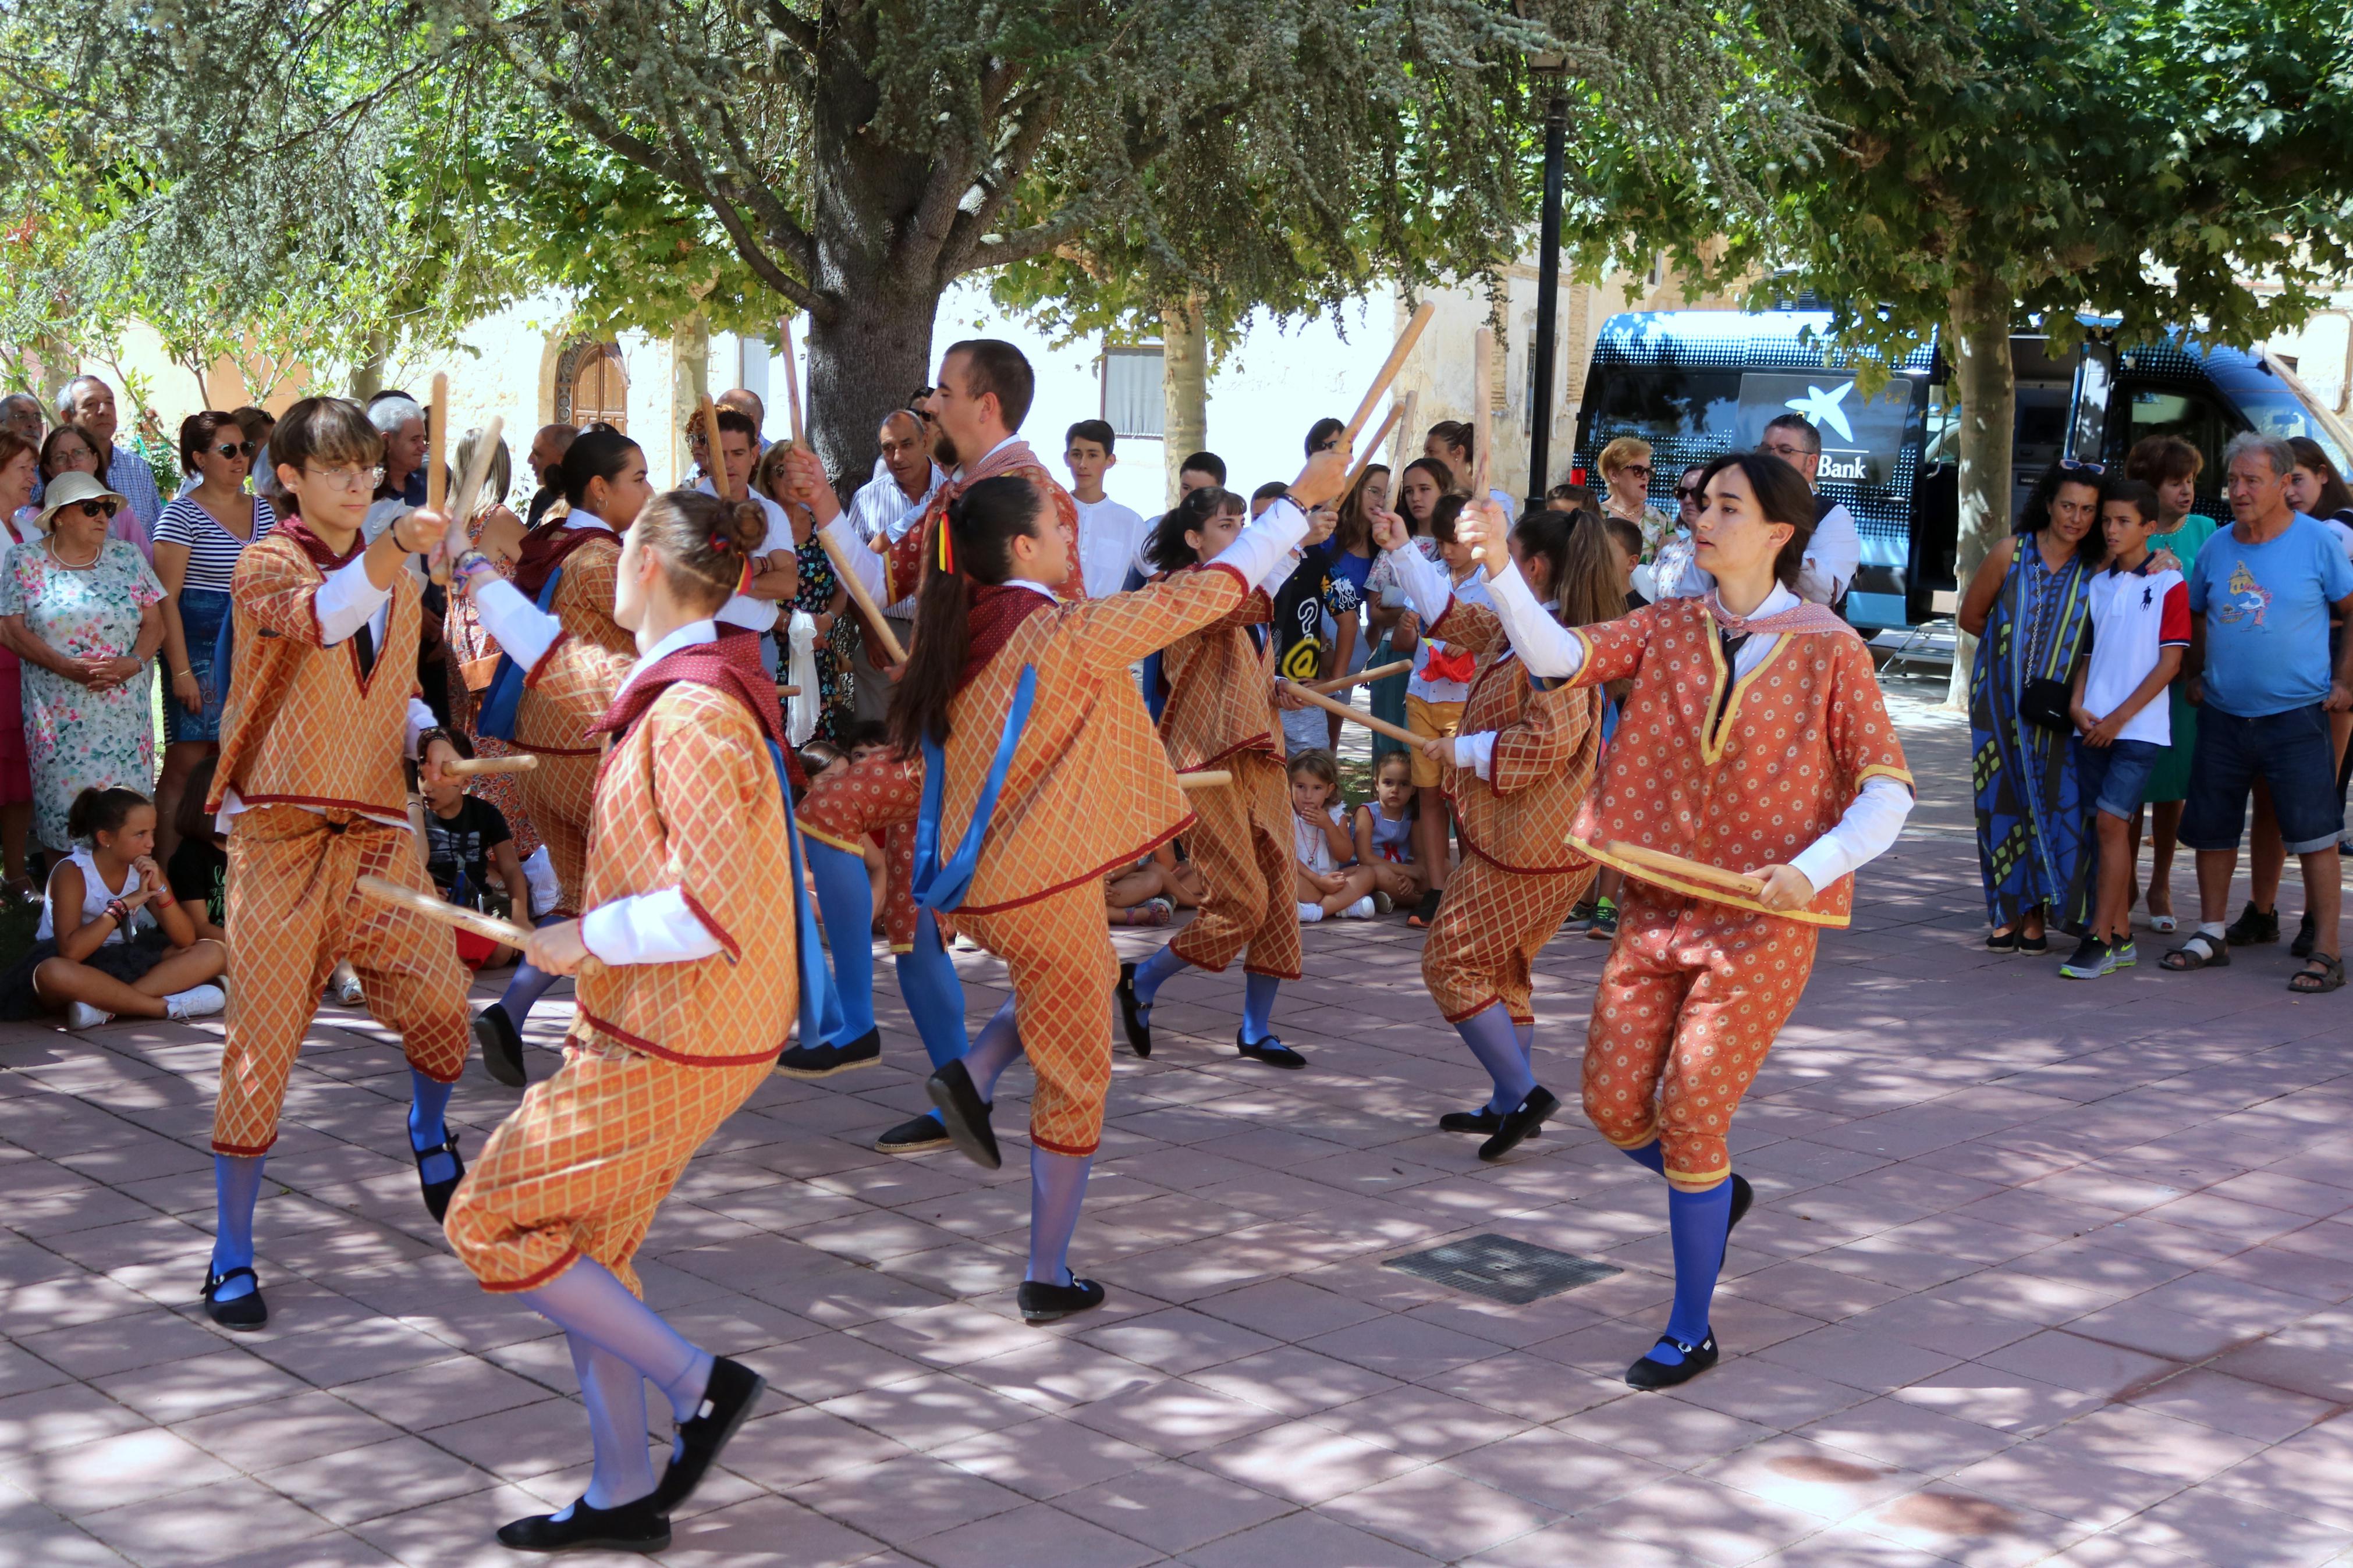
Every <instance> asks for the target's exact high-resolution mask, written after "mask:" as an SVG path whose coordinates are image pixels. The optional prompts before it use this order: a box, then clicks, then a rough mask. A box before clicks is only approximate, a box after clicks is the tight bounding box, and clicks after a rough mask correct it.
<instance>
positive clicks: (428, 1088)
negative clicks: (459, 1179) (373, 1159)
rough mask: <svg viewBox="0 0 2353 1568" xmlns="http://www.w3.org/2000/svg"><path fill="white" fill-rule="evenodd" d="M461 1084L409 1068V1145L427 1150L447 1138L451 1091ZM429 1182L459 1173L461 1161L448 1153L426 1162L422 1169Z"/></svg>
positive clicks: (442, 1179)
mask: <svg viewBox="0 0 2353 1568" xmlns="http://www.w3.org/2000/svg"><path fill="white" fill-rule="evenodd" d="M457 1087H458V1086H457V1085H456V1084H454V1083H436V1082H434V1081H433V1080H432V1079H429V1078H427V1077H426V1076H425V1075H424V1074H423V1073H421V1072H418V1071H417V1069H416V1068H409V1069H408V1146H409V1147H410V1148H411V1149H415V1150H418V1151H420V1152H421V1151H423V1150H427V1149H430V1148H432V1147H433V1146H434V1145H435V1144H437V1143H439V1142H445V1141H446V1140H447V1139H448V1136H449V1124H448V1121H447V1120H446V1113H447V1112H448V1109H449V1094H450V1091H451V1090H453V1089H456V1088H457ZM457 1173H458V1166H457V1163H455V1162H454V1161H452V1160H451V1159H450V1158H449V1156H448V1155H447V1154H436V1155H434V1156H433V1157H432V1158H431V1159H429V1160H427V1161H426V1162H425V1164H424V1167H423V1169H422V1171H421V1172H420V1174H422V1175H423V1176H424V1178H425V1179H426V1180H427V1181H428V1182H446V1181H448V1179H449V1178H450V1177H452V1176H454V1175H456V1174H457Z"/></svg>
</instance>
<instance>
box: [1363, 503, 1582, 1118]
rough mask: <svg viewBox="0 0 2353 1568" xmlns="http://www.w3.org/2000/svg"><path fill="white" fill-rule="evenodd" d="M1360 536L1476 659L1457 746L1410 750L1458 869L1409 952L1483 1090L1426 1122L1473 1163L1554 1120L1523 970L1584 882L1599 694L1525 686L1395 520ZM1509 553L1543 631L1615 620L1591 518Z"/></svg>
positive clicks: (1532, 526)
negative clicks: (1482, 1076) (1469, 1152)
mask: <svg viewBox="0 0 2353 1568" xmlns="http://www.w3.org/2000/svg"><path fill="white" fill-rule="evenodd" d="M1374 530H1375V532H1374V537H1375V539H1376V541H1377V542H1378V543H1379V545H1380V547H1381V549H1382V551H1383V552H1385V555H1384V559H1387V560H1388V561H1390V562H1391V563H1393V567H1392V569H1393V570H1394V571H1395V572H1396V574H1397V577H1398V583H1399V584H1400V585H1401V586H1402V587H1403V588H1404V589H1405V594H1406V599H1407V602H1408V603H1409V604H1410V605H1412V606H1413V613H1414V614H1415V615H1416V616H1419V617H1420V620H1421V623H1422V625H1424V626H1428V627H1429V628H1430V635H1431V636H1432V637H1442V638H1443V639H1444V640H1445V641H1446V643H1447V645H1448V646H1449V647H1455V648H1459V649H1461V650H1462V651H1464V652H1466V653H1470V654H1472V655H1474V656H1475V657H1476V659H1477V668H1476V672H1475V673H1474V674H1473V675H1472V678H1471V686H1470V691H1469V693H1468V695H1467V696H1466V697H1465V698H1464V699H1463V707H1462V722H1461V727H1460V729H1459V731H1458V732H1457V733H1455V734H1453V735H1451V736H1441V737H1439V738H1437V739H1433V740H1430V741H1427V742H1423V745H1424V748H1425V752H1426V754H1427V755H1428V756H1429V757H1430V759H1431V760H1432V761H1434V762H1436V763H1438V764H1439V765H1440V770H1441V775H1440V776H1441V783H1442V786H1443V788H1444V792H1445V796H1446V802H1447V805H1449V806H1450V807H1451V809H1452V811H1453V813H1454V817H1455V823H1456V832H1457V834H1458V836H1459V837H1461V840H1462V863H1461V865H1460V866H1458V867H1457V868H1455V872H1454V879H1453V880H1452V881H1451V882H1449V883H1448V884H1447V889H1446V901H1445V902H1444V903H1442V904H1440V906H1439V908H1438V916H1437V919H1436V920H1434V921H1431V922H1430V940H1429V941H1428V942H1424V943H1423V944H1422V949H1421V977H1422V981H1423V983H1424V984H1427V985H1428V986H1429V987H1430V1000H1432V1001H1433V1002H1435V1003H1437V1004H1438V1010H1439V1012H1440V1013H1441V1014H1443V1015H1444V1016H1445V1018H1446V1021H1447V1022H1448V1023H1450V1024H1451V1025H1453V1026H1454V1027H1455V1029H1456V1030H1457V1031H1458V1032H1459V1033H1461V1036H1462V1040H1463V1043H1464V1044H1465V1045H1467V1046H1469V1047H1471V1054H1472V1056H1473V1057H1475V1058H1478V1061H1479V1065H1480V1066H1481V1067H1483V1068H1486V1069H1487V1076H1488V1078H1489V1079H1492V1080H1493V1084H1494V1092H1493V1094H1492V1095H1491V1096H1490V1097H1489V1098H1488V1100H1487V1103H1486V1104H1485V1105H1483V1106H1482V1107H1481V1108H1480V1109H1479V1110H1454V1111H1449V1112H1447V1113H1446V1114H1445V1115H1444V1116H1442V1117H1440V1119H1439V1122H1438V1124H1439V1126H1440V1128H1442V1129H1443V1130H1445V1131H1449V1132H1477V1133H1482V1134H1484V1135H1485V1136H1486V1142H1483V1143H1482V1144H1481V1145H1480V1146H1479V1157H1480V1158H1481V1159H1482V1160H1500V1159H1502V1158H1503V1157H1504V1155H1505V1154H1507V1153H1509V1152H1511V1151H1512V1150H1513V1148H1514V1146H1516V1145H1517V1144H1518V1143H1519V1142H1520V1141H1521V1140H1522V1139H1524V1138H1526V1137H1528V1136H1530V1135H1531V1134H1533V1133H1534V1132H1535V1131H1536V1130H1537V1129H1538V1128H1539V1127H1540V1126H1542V1125H1543V1123H1544V1121H1545V1119H1546V1117H1548V1116H1550V1115H1551V1114H1552V1113H1553V1112H1554V1111H1555V1110H1558V1109H1559V1106H1560V1101H1559V1100H1558V1099H1557V1098H1556V1097H1555V1096H1554V1094H1553V1093H1552V1091H1551V1090H1549V1089H1545V1088H1544V1087H1543V1086H1541V1085H1540V1084H1538V1083H1537V1082H1536V1079H1535V1037H1536V1018H1535V1008H1534V1005H1533V1003H1532V1000H1531V997H1532V993H1533V988H1534V982H1533V978H1532V976H1531V973H1530V965H1531V964H1532V963H1534V962H1535V955H1536V954H1537V953H1538V952H1542V951H1543V950H1544V944H1545V943H1546V942H1549V941H1550V940H1552V938H1553V936H1554V935H1555V934H1556V933H1557V932H1558V931H1559V930H1560V926H1561V921H1563V920H1565V919H1567V915H1568V911H1569V909H1570V906H1572V905H1574V904H1575V903H1576V902H1577V900H1579V899H1581V898H1583V897H1584V896H1585V894H1586V890H1587V889H1588V888H1590V887H1591V886H1592V884H1593V863H1592V861H1590V860H1589V859H1588V858H1586V857H1585V856H1584V855H1582V854H1580V853H1579V852H1578V851H1577V850H1575V849H1572V848H1571V847H1569V845H1568V832H1569V828H1570V827H1571V826H1572V825H1573V824H1574V823H1575V821H1576V818H1577V808H1578V807H1579V806H1580V805H1583V804H1584V802H1585V798H1586V793H1587V790H1588V787H1589V786H1590V785H1591V784H1592V782H1593V770H1594V764H1595V762H1596V759H1597V757H1598V755H1599V751H1600V744H1601V693H1600V692H1599V690H1598V689H1595V688H1593V687H1591V686H1589V685H1585V686H1569V685H1562V684H1559V683H1557V682H1553V681H1541V682H1540V681H1538V680H1536V679H1532V678H1531V677H1530V675H1529V671H1528V667H1527V665H1526V664H1525V662H1524V661H1523V660H1522V659H1520V658H1518V657H1517V655H1516V654H1515V652H1514V647H1513V646H1512V643H1511V640H1510V638H1509V637H1507V636H1506V635H1505V633H1504V623H1503V620H1502V618H1501V617H1500V616H1497V614H1496V613H1495V611H1494V610H1493V609H1492V608H1490V607H1489V606H1488V605H1486V604H1484V603H1482V602H1480V601H1479V600H1472V599H1461V598H1457V597H1455V596H1454V593H1453V590H1452V588H1451V585H1450V584H1448V582H1447V580H1446V576H1445V573H1444V570H1443V569H1442V568H1440V566H1439V565H1438V564H1436V563H1433V562H1432V561H1430V559H1429V558H1428V557H1427V556H1425V555H1423V554H1422V553H1421V552H1420V551H1419V550H1416V549H1413V548H1411V545H1412V542H1413V541H1412V537H1411V536H1410V535H1409V533H1408V532H1407V531H1406V525H1405V520H1404V519H1402V518H1400V517H1398V515H1397V514H1396V513H1394V512H1390V511H1388V510H1382V511H1378V512H1376V513H1375V514H1374ZM1509 543H1510V551H1511V558H1512V560H1513V561H1514V563H1516V564H1517V566H1518V570H1519V572H1520V574H1521V578H1522V580H1523V581H1524V582H1525V584H1526V586H1527V589H1528V592H1529V595H1530V597H1531V598H1532V599H1534V600H1535V601H1536V602H1538V603H1539V604H1540V605H1542V607H1543V610H1544V613H1545V614H1546V616H1547V618H1549V619H1551V620H1553V621H1556V622H1557V623H1558V624H1560V625H1563V626H1592V625H1595V624H1597V623H1599V622H1601V621H1605V620H1612V619H1615V618H1616V617H1617V616H1619V615H1620V613H1622V612H1623V611H1624V609H1625V607H1626V600H1625V596H1624V595H1623V594H1622V593H1621V592H1620V589H1619V586H1618V573H1617V564H1616V563H1615V562H1614V561H1613V560H1612V559H1611V558H1610V554H1609V542H1608V540H1607V537H1606V535H1605V534H1604V533H1603V531H1602V527H1601V520H1600V519H1599V518H1598V517H1595V516H1594V515H1593V514H1591V513H1590V512H1581V513H1574V514H1572V513H1566V512H1557V511H1532V512H1529V513H1527V514H1526V515H1525V516H1524V517H1522V518H1521V519H1520V521H1519V522H1518V524H1517V525H1516V526H1515V527H1514V528H1513V530H1512V532H1511V538H1510V542H1509ZM1482 597H1483V596H1482Z"/></svg>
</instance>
